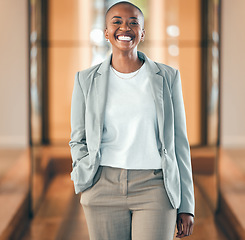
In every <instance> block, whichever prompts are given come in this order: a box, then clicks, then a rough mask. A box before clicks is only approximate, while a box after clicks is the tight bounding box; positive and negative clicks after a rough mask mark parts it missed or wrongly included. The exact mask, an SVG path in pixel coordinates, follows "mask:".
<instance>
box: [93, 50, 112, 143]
mask: <svg viewBox="0 0 245 240" xmlns="http://www.w3.org/2000/svg"><path fill="white" fill-rule="evenodd" d="M111 56H112V55H110V56H109V57H108V58H107V59H106V60H105V61H104V62H102V64H101V65H100V67H99V69H98V71H97V73H96V76H95V78H94V80H95V86H96V91H97V95H96V96H97V99H96V100H95V101H96V102H97V106H98V111H97V114H98V119H99V134H100V135H99V143H100V142H101V138H102V133H103V124H104V117H105V106H106V101H107V95H108V79H109V69H110V62H111Z"/></svg>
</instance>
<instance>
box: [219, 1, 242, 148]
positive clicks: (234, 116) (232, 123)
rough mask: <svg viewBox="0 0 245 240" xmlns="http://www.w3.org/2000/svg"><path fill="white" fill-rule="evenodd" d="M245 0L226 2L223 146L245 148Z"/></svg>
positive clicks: (222, 96) (223, 39)
mask: <svg viewBox="0 0 245 240" xmlns="http://www.w3.org/2000/svg"><path fill="white" fill-rule="evenodd" d="M244 11H245V1H243V0H234V1H228V0H226V1H222V35H221V40H222V46H221V68H222V69H221V77H222V80H221V81H222V89H221V104H222V105H221V121H222V122H221V145H222V146H224V147H234V146H236V147H239V146H240V147H245V110H244V109H245V108H244V105H245V93H244V91H245V71H244V67H245V60H244V54H245V31H244V25H243V23H244Z"/></svg>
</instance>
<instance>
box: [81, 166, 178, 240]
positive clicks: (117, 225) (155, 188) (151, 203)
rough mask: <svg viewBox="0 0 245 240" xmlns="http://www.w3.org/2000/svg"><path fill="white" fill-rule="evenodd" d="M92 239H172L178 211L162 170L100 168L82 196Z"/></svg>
mask: <svg viewBox="0 0 245 240" xmlns="http://www.w3.org/2000/svg"><path fill="white" fill-rule="evenodd" d="M80 203H81V204H82V206H83V209H84V213H85V217H86V221H87V225H88V231H89V236H90V240H131V239H133V240H161V239H162V240H170V239H171V240H172V239H173V236H174V231H175V225H176V217H177V210H176V209H174V208H172V205H171V203H170V201H169V199H168V196H167V194H166V190H165V187H164V184H163V173H162V170H161V169H159V170H126V169H120V168H112V167H105V166H100V167H99V169H98V172H97V173H96V176H95V180H94V184H93V186H92V187H91V188H89V189H87V190H85V191H84V192H83V193H82V194H81V200H80Z"/></svg>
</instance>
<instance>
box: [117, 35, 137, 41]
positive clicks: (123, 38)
mask: <svg viewBox="0 0 245 240" xmlns="http://www.w3.org/2000/svg"><path fill="white" fill-rule="evenodd" d="M116 39H117V40H118V41H120V42H130V41H132V40H133V37H132V36H129V35H117V36H116Z"/></svg>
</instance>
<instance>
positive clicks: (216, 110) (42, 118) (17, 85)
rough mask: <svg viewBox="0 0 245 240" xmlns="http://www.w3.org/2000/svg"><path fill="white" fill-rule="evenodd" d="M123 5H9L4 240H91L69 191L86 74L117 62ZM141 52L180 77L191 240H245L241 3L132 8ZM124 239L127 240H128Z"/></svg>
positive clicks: (1, 208) (1, 171)
mask: <svg viewBox="0 0 245 240" xmlns="http://www.w3.org/2000/svg"><path fill="white" fill-rule="evenodd" d="M116 2H120V1H117V0H0V30H1V37H0V70H1V71H0V107H1V117H0V240H2V239H18V240H19V239H25V240H27V239H33V240H36V239H47V240H48V239H81V240H88V239H89V237H88V232H87V226H86V221H85V218H84V215H83V210H82V207H81V205H80V203H79V198H80V194H78V195H75V192H74V188H73V182H72V181H71V180H70V172H71V164H72V162H71V157H70V149H69V145H68V142H69V140H70V131H71V129H70V106H71V96H72V90H73V84H74V78H75V74H76V72H77V71H81V70H84V69H86V68H88V67H90V66H92V65H95V64H97V63H100V62H102V61H103V60H104V59H105V58H106V57H108V56H109V54H110V53H111V48H110V44H109V43H108V42H106V41H105V38H104V27H105V26H104V15H105V11H106V10H107V8H108V7H110V6H111V5H112V4H114V3H116ZM130 2H132V3H134V4H136V5H137V6H139V7H140V8H141V9H142V11H143V13H144V16H145V30H146V39H145V41H144V42H143V43H141V44H140V45H139V49H138V50H139V51H142V52H144V53H146V55H147V56H148V57H150V58H151V59H152V60H155V61H158V62H161V63H165V64H168V65H170V66H172V67H174V68H177V69H179V70H180V73H181V79H182V88H183V96H184V102H185V110H186V117H187V131H188V138H189V142H190V145H191V155H192V167H193V177H194V184H195V197H196V217H195V228H194V233H193V235H192V236H191V237H189V239H199V240H200V239H209V240H212V239H213V240H216V239H222V240H223V239H245V217H244V216H245V208H244V201H245V174H244V173H245V124H244V123H245V111H244V107H242V106H243V105H244V103H245V97H244V89H245V81H244V80H245V73H244V69H243V68H244V67H245V65H244V60H243V53H245V45H244V42H245V31H244V27H243V25H242V24H243V22H244V11H245V1H243V0H234V1H228V0H224V1H221V0H185V1H183V0H132V1H130ZM119 239H120V238H119Z"/></svg>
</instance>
